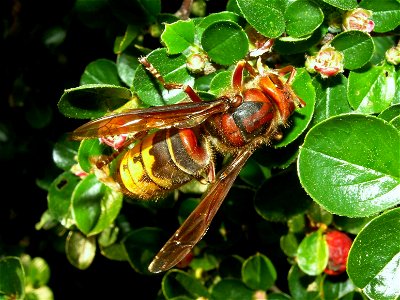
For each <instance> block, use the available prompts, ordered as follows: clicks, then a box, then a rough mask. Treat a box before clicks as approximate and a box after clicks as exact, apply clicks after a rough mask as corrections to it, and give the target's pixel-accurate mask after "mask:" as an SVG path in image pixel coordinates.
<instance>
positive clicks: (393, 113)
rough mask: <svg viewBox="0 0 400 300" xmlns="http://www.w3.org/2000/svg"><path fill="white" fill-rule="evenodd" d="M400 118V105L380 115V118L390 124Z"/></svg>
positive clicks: (389, 108)
mask: <svg viewBox="0 0 400 300" xmlns="http://www.w3.org/2000/svg"><path fill="white" fill-rule="evenodd" d="M398 116H400V104H395V105H392V106H390V107H388V108H387V109H385V110H384V111H382V112H381V113H380V114H379V115H378V117H379V118H381V119H383V120H385V121H388V122H390V121H392V120H393V119H394V118H397V117H398Z"/></svg>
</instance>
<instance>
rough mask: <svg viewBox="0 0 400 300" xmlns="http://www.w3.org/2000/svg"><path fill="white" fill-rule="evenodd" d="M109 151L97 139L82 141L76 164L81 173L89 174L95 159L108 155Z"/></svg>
mask: <svg viewBox="0 0 400 300" xmlns="http://www.w3.org/2000/svg"><path fill="white" fill-rule="evenodd" d="M111 151H112V150H111V148H110V147H109V146H107V145H106V144H103V143H100V141H99V139H88V140H83V141H82V142H81V143H80V146H79V149H78V163H79V165H80V167H81V168H82V170H83V171H85V172H87V173H90V172H91V171H92V169H93V167H94V163H95V160H96V158H99V157H100V156H101V155H110V154H111Z"/></svg>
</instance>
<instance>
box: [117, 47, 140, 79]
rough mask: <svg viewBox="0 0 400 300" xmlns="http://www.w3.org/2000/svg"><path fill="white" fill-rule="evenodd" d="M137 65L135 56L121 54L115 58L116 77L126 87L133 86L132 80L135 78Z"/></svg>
mask: <svg viewBox="0 0 400 300" xmlns="http://www.w3.org/2000/svg"><path fill="white" fill-rule="evenodd" d="M138 65H139V61H138V58H137V57H136V56H132V55H129V54H127V53H121V54H120V55H118V57H117V70H118V75H119V77H120V78H121V80H122V82H123V83H125V84H126V85H127V86H128V87H132V85H133V78H134V77H135V71H136V69H137V66H138Z"/></svg>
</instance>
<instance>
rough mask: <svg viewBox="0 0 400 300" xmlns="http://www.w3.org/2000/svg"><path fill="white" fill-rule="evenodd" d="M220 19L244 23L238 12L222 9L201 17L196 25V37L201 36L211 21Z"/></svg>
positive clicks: (199, 38)
mask: <svg viewBox="0 0 400 300" xmlns="http://www.w3.org/2000/svg"><path fill="white" fill-rule="evenodd" d="M220 21H232V22H234V23H237V24H239V25H244V24H243V23H245V21H244V19H243V18H242V17H240V16H239V15H238V14H236V13H233V12H230V11H222V12H218V13H212V14H209V15H208V16H206V17H204V18H203V19H201V21H200V22H199V24H197V25H196V39H197V40H201V36H202V34H203V32H204V30H205V29H206V28H207V27H208V26H210V25H211V24H212V23H215V22H220Z"/></svg>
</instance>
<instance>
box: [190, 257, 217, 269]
mask: <svg viewBox="0 0 400 300" xmlns="http://www.w3.org/2000/svg"><path fill="white" fill-rule="evenodd" d="M218 265H219V261H218V259H217V258H216V257H215V256H214V255H210V254H207V253H205V254H204V256H202V257H195V258H193V260H192V261H191V262H190V267H191V268H192V269H194V270H197V269H200V270H202V271H211V270H215V269H216V268H218Z"/></svg>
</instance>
